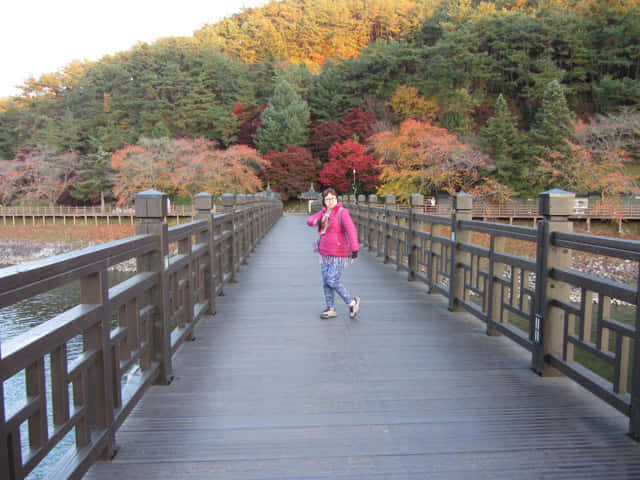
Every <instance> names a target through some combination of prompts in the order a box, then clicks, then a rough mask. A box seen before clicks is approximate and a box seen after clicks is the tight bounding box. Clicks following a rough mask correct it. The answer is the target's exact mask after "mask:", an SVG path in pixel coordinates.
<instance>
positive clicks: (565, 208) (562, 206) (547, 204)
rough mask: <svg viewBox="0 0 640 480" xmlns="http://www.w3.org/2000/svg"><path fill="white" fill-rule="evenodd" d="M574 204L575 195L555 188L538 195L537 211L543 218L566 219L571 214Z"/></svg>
mask: <svg viewBox="0 0 640 480" xmlns="http://www.w3.org/2000/svg"><path fill="white" fill-rule="evenodd" d="M575 203H576V194H575V193H572V192H567V191H566V190H560V189H557V188H555V189H553V190H548V191H546V192H542V193H541V194H540V195H538V209H539V210H540V213H541V214H542V215H543V216H545V217H554V216H559V217H568V216H569V215H571V214H572V213H573V209H574V208H575Z"/></svg>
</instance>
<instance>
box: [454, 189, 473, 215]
mask: <svg viewBox="0 0 640 480" xmlns="http://www.w3.org/2000/svg"><path fill="white" fill-rule="evenodd" d="M472 207H473V196H471V195H469V194H468V193H463V192H460V193H458V194H456V196H455V197H453V208H454V209H455V210H456V211H460V210H471V208H472Z"/></svg>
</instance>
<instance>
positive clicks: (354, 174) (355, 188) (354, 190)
mask: <svg viewBox="0 0 640 480" xmlns="http://www.w3.org/2000/svg"><path fill="white" fill-rule="evenodd" d="M351 186H352V187H353V196H354V197H356V196H357V195H358V192H357V190H358V188H357V186H356V169H355V168H354V169H353V184H352V185H351Z"/></svg>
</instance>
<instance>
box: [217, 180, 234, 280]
mask: <svg viewBox="0 0 640 480" xmlns="http://www.w3.org/2000/svg"><path fill="white" fill-rule="evenodd" d="M220 199H221V200H222V212H223V213H228V214H229V215H230V216H231V272H230V273H231V280H230V281H231V282H235V280H236V264H237V263H238V262H237V260H238V244H237V240H238V238H237V232H236V211H235V205H236V197H235V195H233V194H232V193H223V194H222V196H221V197H220Z"/></svg>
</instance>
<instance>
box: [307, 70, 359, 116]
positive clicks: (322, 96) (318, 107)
mask: <svg viewBox="0 0 640 480" xmlns="http://www.w3.org/2000/svg"><path fill="white" fill-rule="evenodd" d="M351 108H353V103H351V102H350V101H349V99H348V96H347V94H346V91H345V80H344V78H342V76H341V74H340V72H339V71H338V69H337V68H336V67H335V66H334V63H333V61H332V60H327V61H326V63H325V65H324V68H323V69H322V73H321V74H320V75H318V76H317V77H316V78H315V81H314V85H313V95H312V97H311V111H312V112H313V115H314V118H315V119H317V120H318V121H323V122H326V121H328V120H335V119H338V118H342V117H343V116H344V115H345V114H346V113H347V112H348V111H349V110H351Z"/></svg>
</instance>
